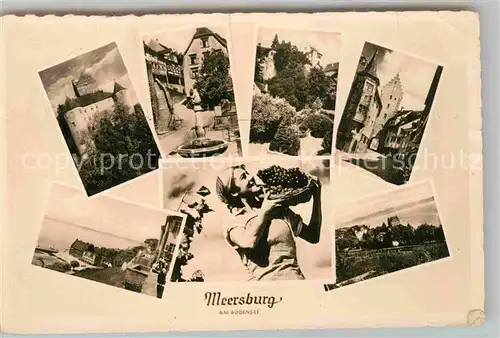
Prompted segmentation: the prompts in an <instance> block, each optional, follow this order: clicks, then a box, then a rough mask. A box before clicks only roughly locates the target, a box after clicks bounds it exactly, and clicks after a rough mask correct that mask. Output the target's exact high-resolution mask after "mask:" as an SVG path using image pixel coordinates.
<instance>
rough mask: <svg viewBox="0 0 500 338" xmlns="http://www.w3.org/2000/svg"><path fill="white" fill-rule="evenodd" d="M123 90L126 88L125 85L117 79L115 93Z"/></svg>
mask: <svg viewBox="0 0 500 338" xmlns="http://www.w3.org/2000/svg"><path fill="white" fill-rule="evenodd" d="M122 90H125V87H123V86H122V85H121V84H119V83H118V82H116V81H115V86H114V87H113V94H116V93H118V92H119V91H122Z"/></svg>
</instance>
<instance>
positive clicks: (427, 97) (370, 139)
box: [335, 42, 443, 185]
mask: <svg viewBox="0 0 500 338" xmlns="http://www.w3.org/2000/svg"><path fill="white" fill-rule="evenodd" d="M442 72H443V66H441V65H437V64H434V63H431V62H428V61H424V60H422V59H421V58H418V57H415V56H411V55H408V54H405V53H402V52H399V51H397V50H393V49H389V48H386V47H383V46H379V45H375V44H372V43H370V42H366V43H365V44H364V47H363V50H362V53H361V56H360V57H359V62H358V66H357V70H356V74H355V76H354V79H353V82H352V85H351V89H350V91H349V96H348V97H347V102H346V104H345V108H344V113H343V114H342V119H341V120H340V123H339V127H338V130H337V140H336V143H335V145H336V148H337V150H338V151H337V152H336V155H337V156H339V157H340V158H341V159H343V160H345V161H348V162H350V163H353V164H355V165H358V166H360V167H361V168H363V169H365V170H367V171H368V172H370V173H372V174H373V175H376V176H378V177H380V178H381V179H383V180H385V181H387V182H389V183H392V184H396V185H401V184H404V183H406V182H408V181H409V180H410V176H411V173H412V169H413V165H414V163H415V161H416V157H417V154H418V150H419V147H420V143H421V141H422V138H423V136H424V132H425V129H426V126H427V122H428V121H429V116H430V114H431V108H432V104H433V101H434V97H435V95H436V92H437V90H438V86H439V79H440V78H441V73H442Z"/></svg>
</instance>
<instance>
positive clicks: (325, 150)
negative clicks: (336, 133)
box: [318, 128, 333, 155]
mask: <svg viewBox="0 0 500 338" xmlns="http://www.w3.org/2000/svg"><path fill="white" fill-rule="evenodd" d="M332 142H333V128H332V129H330V130H328V131H327V132H326V134H325V136H324V137H323V141H322V142H321V148H322V149H321V150H320V151H319V152H318V155H326V154H331V153H332Z"/></svg>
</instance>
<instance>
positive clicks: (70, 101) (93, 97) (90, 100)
mask: <svg viewBox="0 0 500 338" xmlns="http://www.w3.org/2000/svg"><path fill="white" fill-rule="evenodd" d="M122 88H123V87H122ZM113 95H114V93H108V92H104V91H102V90H98V91H96V92H93V93H89V94H85V95H80V96H79V97H75V98H69V97H66V101H65V102H64V105H65V110H66V111H70V110H71V109H74V108H76V107H85V106H88V105H91V104H94V103H96V102H99V101H103V100H106V99H108V98H110V97H112V96H113Z"/></svg>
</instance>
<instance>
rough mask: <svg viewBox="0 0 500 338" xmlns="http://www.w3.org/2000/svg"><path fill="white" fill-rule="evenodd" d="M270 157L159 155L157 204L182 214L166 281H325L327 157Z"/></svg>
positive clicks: (329, 230) (329, 271)
mask: <svg viewBox="0 0 500 338" xmlns="http://www.w3.org/2000/svg"><path fill="white" fill-rule="evenodd" d="M273 159H274V161H271V160H269V159H264V160H263V159H259V158H247V159H232V158H217V159H213V160H210V158H208V159H204V160H200V161H197V162H172V161H171V160H164V161H163V162H162V169H161V172H162V177H163V178H162V180H163V206H164V208H166V209H172V210H176V211H180V212H181V213H183V214H186V215H187V220H186V226H185V228H184V229H185V230H184V234H183V238H182V240H181V245H180V250H179V256H178V257H177V259H176V262H175V264H174V268H173V272H172V279H171V281H173V282H247V281H268V282H269V281H271V282H276V281H284V280H321V281H328V280H330V281H333V267H332V265H333V264H332V259H333V258H332V254H333V252H332V243H333V226H332V222H333V220H332V216H331V213H330V212H327V211H326V210H327V209H325V207H324V206H325V205H326V208H328V203H329V202H331V201H332V199H333V198H334V196H333V192H332V190H331V189H330V185H329V182H330V169H329V160H328V159H323V158H315V159H308V160H306V159H303V160H299V159H298V158H284V159H282V160H280V161H276V158H273ZM322 200H324V201H322Z"/></svg>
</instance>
